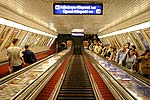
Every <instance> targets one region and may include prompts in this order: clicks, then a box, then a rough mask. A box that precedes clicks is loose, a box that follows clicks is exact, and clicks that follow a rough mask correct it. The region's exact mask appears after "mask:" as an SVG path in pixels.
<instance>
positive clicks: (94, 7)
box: [53, 3, 103, 15]
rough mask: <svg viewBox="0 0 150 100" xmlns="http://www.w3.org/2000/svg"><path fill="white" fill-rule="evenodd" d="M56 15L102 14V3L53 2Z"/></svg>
mask: <svg viewBox="0 0 150 100" xmlns="http://www.w3.org/2000/svg"><path fill="white" fill-rule="evenodd" d="M53 13H54V14H55V15H102V14H103V5H102V4H64V3H63V4H60V3H54V4H53Z"/></svg>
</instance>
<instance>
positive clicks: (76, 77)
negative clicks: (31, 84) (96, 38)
mask: <svg viewBox="0 0 150 100" xmlns="http://www.w3.org/2000/svg"><path fill="white" fill-rule="evenodd" d="M56 99H57V100H96V97H95V95H94V91H93V89H92V85H91V82H90V79H89V76H88V73H87V71H86V66H85V65H84V63H83V59H82V56H81V55H74V56H73V57H72V63H71V64H70V66H68V70H67V73H66V76H65V78H64V81H63V83H62V86H61V88H60V91H59V93H58V96H57V98H56Z"/></svg>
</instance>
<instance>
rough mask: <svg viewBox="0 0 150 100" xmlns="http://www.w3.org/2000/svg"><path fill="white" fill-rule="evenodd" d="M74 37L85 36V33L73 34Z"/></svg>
mask: <svg viewBox="0 0 150 100" xmlns="http://www.w3.org/2000/svg"><path fill="white" fill-rule="evenodd" d="M72 36H84V34H83V33H72Z"/></svg>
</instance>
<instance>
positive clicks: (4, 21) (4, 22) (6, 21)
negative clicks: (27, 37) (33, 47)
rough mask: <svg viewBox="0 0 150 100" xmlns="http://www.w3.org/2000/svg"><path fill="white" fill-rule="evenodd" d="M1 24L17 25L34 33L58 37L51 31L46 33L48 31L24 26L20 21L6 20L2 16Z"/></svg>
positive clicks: (16, 26)
mask: <svg viewBox="0 0 150 100" xmlns="http://www.w3.org/2000/svg"><path fill="white" fill-rule="evenodd" d="M0 24H3V25H6V26H10V27H15V28H18V29H22V30H26V31H30V32H34V33H37V34H41V35H45V36H49V37H53V38H57V36H55V35H51V34H49V33H46V32H43V31H40V30H37V29H33V28H30V27H27V26H24V25H22V24H18V23H16V22H13V21H9V20H6V19H4V18H0Z"/></svg>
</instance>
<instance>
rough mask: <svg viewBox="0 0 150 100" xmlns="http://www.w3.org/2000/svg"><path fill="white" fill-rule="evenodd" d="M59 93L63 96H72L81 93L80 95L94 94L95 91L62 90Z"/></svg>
mask: <svg viewBox="0 0 150 100" xmlns="http://www.w3.org/2000/svg"><path fill="white" fill-rule="evenodd" d="M59 93H61V94H63V93H67V94H72V93H79V94H84V93H86V94H92V93H93V91H87V90H82V91H81V90H75V91H74V90H67V89H66V90H61V91H60V92H59Z"/></svg>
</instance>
